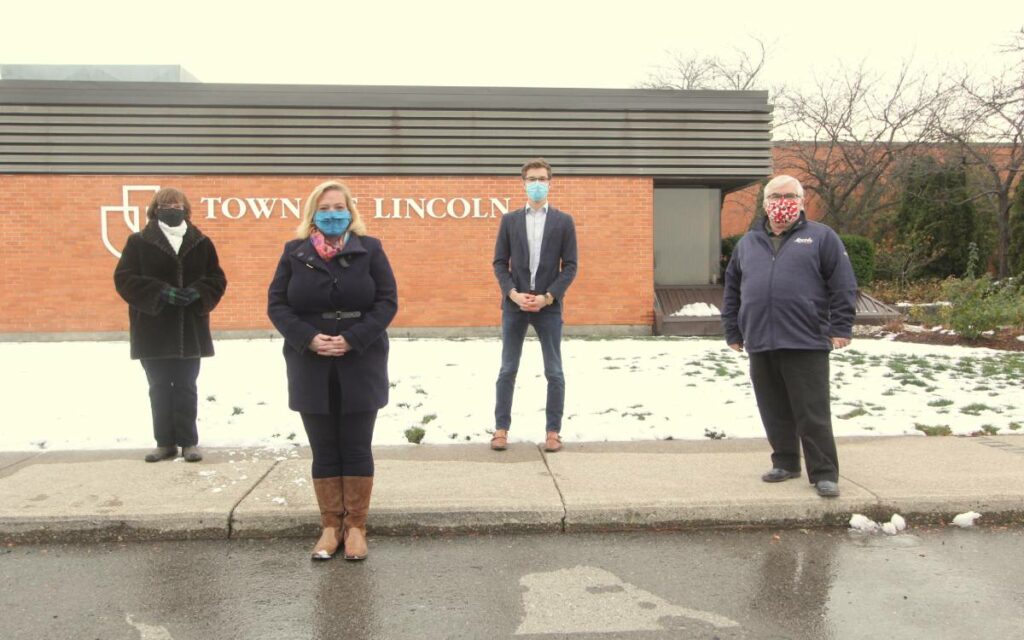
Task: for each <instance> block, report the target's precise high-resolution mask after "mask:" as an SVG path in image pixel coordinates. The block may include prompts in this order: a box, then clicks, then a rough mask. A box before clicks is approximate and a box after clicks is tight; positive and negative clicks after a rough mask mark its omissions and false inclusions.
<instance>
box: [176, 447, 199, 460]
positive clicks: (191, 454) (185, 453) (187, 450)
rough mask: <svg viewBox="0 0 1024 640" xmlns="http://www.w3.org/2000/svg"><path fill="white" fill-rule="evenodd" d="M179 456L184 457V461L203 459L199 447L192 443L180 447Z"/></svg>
mask: <svg viewBox="0 0 1024 640" xmlns="http://www.w3.org/2000/svg"><path fill="white" fill-rule="evenodd" d="M181 457H182V458H185V462H199V461H200V460H202V459H203V452H202V451H200V450H199V447H198V446H196V445H192V446H191V447H182V448H181Z"/></svg>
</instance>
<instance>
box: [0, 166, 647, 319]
mask: <svg viewBox="0 0 1024 640" xmlns="http://www.w3.org/2000/svg"><path fill="white" fill-rule="evenodd" d="M556 170H557V168H556ZM328 177H330V176H328ZM323 179H326V177H319V176H298V177H278V176H159V177H153V176H49V175H36V176H21V175H3V176H0V240H2V252H0V308H2V309H3V312H2V314H0V332H4V333H8V332H10V333H14V332H67V331H117V330H124V329H126V328H127V323H128V318H127V312H126V307H125V304H124V302H123V301H122V300H121V299H120V298H119V297H118V296H117V294H116V293H115V291H114V287H113V280H112V273H113V269H114V266H115V264H116V262H117V260H116V258H115V257H114V256H113V255H112V254H111V253H110V252H109V251H108V250H107V249H106V248H105V247H104V244H103V241H102V236H101V231H100V219H101V214H100V208H101V207H102V206H117V205H120V204H121V201H122V185H159V186H162V187H168V186H173V187H176V188H179V189H181V190H183V191H184V192H185V193H186V194H187V195H188V196H189V198H190V199H191V201H192V208H193V221H194V222H195V223H196V225H197V226H198V227H199V228H201V229H202V230H203V231H204V232H205V233H206V234H207V235H209V236H210V237H211V238H212V239H213V240H214V242H215V243H216V246H217V250H218V252H219V254H220V257H221V264H222V266H223V267H224V270H225V272H226V273H227V276H228V291H227V294H226V295H225V297H224V300H223V301H222V302H221V304H220V306H219V307H218V308H217V310H216V311H215V312H214V314H213V325H214V328H215V329H259V328H266V327H269V326H270V323H269V321H268V320H267V318H266V288H267V284H268V283H269V281H270V278H271V276H272V275H273V271H274V267H275V265H276V264H277V260H278V258H279V256H280V252H281V248H282V245H283V244H284V242H285V241H287V240H288V239H290V238H292V237H293V234H294V230H295V227H296V225H297V223H298V220H297V219H296V218H294V217H293V216H292V215H290V214H288V215H286V216H285V217H283V216H282V211H281V208H280V203H278V205H277V207H276V208H275V209H274V210H273V213H272V215H271V217H270V218H266V219H256V218H254V217H253V216H252V214H251V212H250V213H247V214H246V215H245V216H244V217H242V218H240V219H237V220H230V219H226V218H225V217H224V216H223V215H222V211H221V209H220V207H219V206H217V207H215V214H216V215H215V218H214V219H208V218H207V207H208V205H207V204H205V203H203V202H201V201H200V198H202V197H212V198H242V199H245V198H260V197H263V198H275V197H276V198H304V197H305V196H306V195H307V194H308V193H309V191H310V190H311V189H312V187H313V186H314V185H315V184H317V183H318V182H320V181H321V180H323ZM343 180H344V182H346V183H347V184H348V185H349V187H350V188H351V189H352V191H353V194H354V195H355V196H356V197H357V198H360V204H359V208H360V213H361V214H362V216H363V218H364V219H365V221H366V223H367V226H368V232H369V234H370V235H373V236H376V237H379V238H381V239H382V241H383V243H384V248H385V250H386V251H387V254H388V257H389V258H390V260H391V263H392V266H393V268H394V270H395V273H396V276H397V278H398V286H399V308H400V311H399V315H398V317H397V318H396V320H395V326H399V327H473V326H491V325H497V324H499V322H500V311H499V307H498V303H499V296H500V294H499V292H498V287H497V283H496V281H495V279H494V275H493V273H492V270H491V257H492V254H493V250H494V237H495V233H496V232H497V229H498V223H499V216H500V214H495V217H493V218H491V217H482V218H474V217H473V216H472V214H470V215H469V216H468V217H466V218H464V219H453V218H449V217H444V218H442V219H433V218H430V217H429V216H426V217H425V218H424V219H420V218H419V216H417V215H416V214H412V217H411V218H409V219H404V218H403V219H375V218H374V214H375V203H374V201H373V198H374V197H380V198H384V203H385V207H386V208H385V213H389V212H390V199H391V198H417V199H418V198H426V199H429V198H435V197H436V198H445V199H451V198H456V197H464V198H481V199H482V202H481V210H482V215H486V214H488V213H489V211H490V207H489V204H488V200H489V198H492V197H493V198H501V199H504V198H509V199H510V200H509V208H510V210H514V209H516V208H518V207H520V206H522V205H523V204H524V202H525V200H526V198H525V195H524V194H523V190H522V185H521V182H520V181H519V180H518V179H517V178H516V177H514V176H513V177H508V178H497V177H466V178H463V177H400V178H399V177H356V178H348V179H343ZM151 197H152V193H151V192H148V193H147V192H138V193H136V194H134V195H133V196H132V197H131V198H130V204H134V205H138V206H139V207H140V208H141V209H142V211H141V217H142V219H143V223H144V220H145V206H146V205H147V204H148V202H149V200H150V198H151ZM551 203H552V204H553V205H554V206H556V207H558V208H560V209H562V210H564V211H567V212H569V213H571V214H572V215H573V217H574V218H575V220H576V228H577V237H578V242H579V252H580V268H579V273H578V274H577V278H576V281H575V283H574V284H573V286H572V288H570V290H569V293H568V296H567V300H566V322H567V324H577V325H578V324H598V325H649V324H651V322H652V321H653V310H652V307H653V290H652V282H653V279H654V276H653V240H652V234H653V230H652V228H653V183H652V181H651V179H649V178H568V177H565V178H563V177H558V176H557V175H556V176H555V180H554V182H553V183H552V192H551ZM237 204H238V203H237V202H232V203H231V204H229V205H228V207H229V208H228V211H229V212H230V213H236V212H237V211H238V209H237ZM441 204H442V206H441V207H438V208H437V211H441V210H442V207H443V203H441ZM461 207H462V204H461V203H459V204H458V205H457V206H456V207H455V209H454V211H455V212H456V213H457V214H461ZM107 218H108V221H109V238H110V242H111V244H112V245H114V247H115V248H117V249H118V250H120V248H121V247H122V246H123V244H124V240H125V238H126V237H127V235H128V230H127V227H126V226H125V223H124V222H123V217H122V214H121V213H119V212H112V213H109V214H108V216H107Z"/></svg>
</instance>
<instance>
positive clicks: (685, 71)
mask: <svg viewBox="0 0 1024 640" xmlns="http://www.w3.org/2000/svg"><path fill="white" fill-rule="evenodd" d="M751 40H753V46H752V47H750V48H749V49H742V48H739V47H737V48H735V49H733V55H732V56H729V57H726V58H723V57H720V56H715V55H702V54H699V53H697V52H695V51H690V52H679V51H677V52H674V53H670V55H671V57H672V62H671V64H669V65H668V66H667V67H664V68H662V69H659V70H658V71H656V72H655V73H652V74H651V75H650V76H649V77H648V79H647V80H646V81H645V82H642V83H640V84H639V85H638V87H639V88H641V89H685V90H694V89H720V90H721V89H732V90H740V91H744V90H751V89H758V88H761V87H760V85H761V84H762V78H761V74H762V72H763V71H764V65H765V62H767V60H768V54H769V47H768V46H767V45H766V44H765V43H764V41H763V40H761V39H760V38H754V37H752V38H751Z"/></svg>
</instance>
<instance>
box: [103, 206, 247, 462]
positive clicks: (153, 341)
mask: <svg viewBox="0 0 1024 640" xmlns="http://www.w3.org/2000/svg"><path fill="white" fill-rule="evenodd" d="M191 216H192V206H191V205H190V204H189V201H188V198H186V197H185V194H184V193H182V192H181V191H178V190H177V189H161V190H160V191H159V192H157V194H156V195H155V196H153V201H152V202H151V203H150V204H149V207H148V208H147V209H146V218H147V220H148V222H147V223H146V226H145V228H143V229H142V231H139V232H138V233H133V234H132V235H131V236H129V237H128V241H127V242H126V243H125V246H124V250H123V251H122V252H121V260H120V261H119V262H118V263H117V269H115V271H114V285H115V286H116V287H117V292H118V293H119V294H120V295H121V297H122V298H124V300H125V302H127V303H128V320H129V324H130V336H131V357H132V358H133V359H135V360H139V361H141V362H142V368H143V369H144V370H145V371H146V379H147V380H148V381H149V401H150V405H151V406H152V409H153V436H154V438H155V439H156V448H155V449H153V451H151V452H150V453H148V454H146V458H145V459H146V462H157V461H159V460H166V459H169V458H175V457H177V455H178V447H181V452H182V455H183V456H184V458H185V460H186V461H188V462H198V461H199V460H202V459H203V456H202V453H201V452H200V451H199V447H198V444H199V433H198V430H197V429H196V413H197V410H198V405H199V392H198V390H197V388H196V378H198V377H199V359H200V358H205V357H209V356H212V355H213V340H212V338H211V337H210V312H211V311H213V309H214V307H216V306H217V303H218V302H220V299H221V296H223V295H224V289H225V288H227V279H226V278H225V277H224V271H223V270H221V268H220V263H219V261H218V259H217V250H216V249H215V248H214V246H213V241H212V240H210V238H208V237H207V236H205V235H203V233H202V232H201V231H200V230H199V229H198V228H196V227H195V225H193V224H192V222H191Z"/></svg>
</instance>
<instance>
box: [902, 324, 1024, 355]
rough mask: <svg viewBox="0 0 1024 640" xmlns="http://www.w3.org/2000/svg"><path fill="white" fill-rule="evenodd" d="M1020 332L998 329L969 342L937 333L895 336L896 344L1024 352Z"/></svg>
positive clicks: (965, 339) (927, 332)
mask: <svg viewBox="0 0 1024 640" xmlns="http://www.w3.org/2000/svg"><path fill="white" fill-rule="evenodd" d="M1019 335H1021V331H1020V330H1017V329H1000V330H998V331H996V333H995V335H994V336H981V337H980V338H977V339H974V340H969V339H967V338H964V337H962V336H951V335H946V334H944V333H939V332H938V331H923V332H920V333H918V332H910V331H901V332H900V333H898V334H896V338H895V340H896V341H897V342H916V343H919V344H941V345H958V346H961V347H984V348H986V349H998V350H1000V351H1024V342H1022V341H1020V340H1018V339H1017V336H1019Z"/></svg>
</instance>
